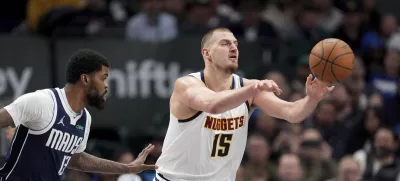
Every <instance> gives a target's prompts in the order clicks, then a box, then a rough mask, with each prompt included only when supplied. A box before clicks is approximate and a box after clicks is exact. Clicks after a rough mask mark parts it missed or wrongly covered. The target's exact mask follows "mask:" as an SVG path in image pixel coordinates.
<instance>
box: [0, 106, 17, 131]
mask: <svg viewBox="0 0 400 181" xmlns="http://www.w3.org/2000/svg"><path fill="white" fill-rule="evenodd" d="M8 126H14V121H13V119H12V117H11V115H10V114H9V113H8V112H7V111H6V109H4V108H1V109H0V129H2V128H5V127H8Z"/></svg>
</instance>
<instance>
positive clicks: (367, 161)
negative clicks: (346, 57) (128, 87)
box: [0, 0, 400, 181]
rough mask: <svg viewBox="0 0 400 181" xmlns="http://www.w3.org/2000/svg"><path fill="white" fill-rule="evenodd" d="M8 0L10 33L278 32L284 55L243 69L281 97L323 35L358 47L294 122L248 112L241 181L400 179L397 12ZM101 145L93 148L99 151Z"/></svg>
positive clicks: (263, 37) (4, 16)
mask: <svg viewBox="0 0 400 181" xmlns="http://www.w3.org/2000/svg"><path fill="white" fill-rule="evenodd" d="M8 3H10V4H11V5H12V6H13V8H7V7H4V6H2V7H1V8H3V9H2V10H1V11H0V24H1V26H0V31H2V32H5V33H9V34H16V35H19V34H24V35H39V36H45V37H49V38H53V37H69V36H78V37H93V36H117V37H123V38H125V39H127V40H137V41H144V42H164V41H169V40H173V39H174V38H177V37H181V36H202V35H203V34H204V33H205V32H206V31H208V30H210V29H212V28H215V27H227V28H229V29H230V30H232V31H233V32H234V34H235V36H237V37H238V38H241V39H243V40H244V41H249V42H255V41H268V38H273V39H278V40H279V42H280V43H282V44H284V45H285V47H286V49H287V51H286V52H287V53H286V55H285V56H284V58H283V62H281V63H280V64H281V65H279V66H278V65H274V64H273V63H271V64H269V66H268V68H266V69H262V70H258V69H257V71H259V72H256V73H254V72H250V73H249V74H252V75H255V78H259V79H263V78H266V79H271V80H274V81H276V82H277V84H278V85H279V86H280V87H281V89H282V90H283V91H284V92H283V94H282V95H280V98H282V99H284V100H287V101H295V100H297V99H300V98H302V97H303V96H305V92H304V90H305V89H304V83H305V80H306V77H307V76H308V74H309V73H310V71H309V67H308V55H309V51H310V50H311V49H312V47H313V46H314V45H315V44H316V43H317V42H318V41H320V40H322V39H324V38H328V37H333V38H339V39H341V40H343V41H345V42H346V43H348V44H349V45H350V47H351V48H352V49H353V51H354V53H355V54H356V59H355V70H354V71H353V74H352V75H351V77H349V78H348V80H346V81H345V82H343V83H341V84H338V85H336V88H335V90H334V91H333V92H332V94H330V96H329V97H327V98H326V99H325V100H323V101H322V102H321V103H320V104H319V106H318V107H317V108H316V110H315V112H314V113H313V114H312V115H310V117H309V118H307V119H306V120H304V121H303V122H302V123H300V124H290V123H288V122H286V121H284V120H278V119H275V118H273V117H271V116H268V115H266V114H264V113H263V112H261V111H258V110H256V111H255V112H254V113H253V115H252V117H251V120H250V122H249V137H248V143H247V145H246V146H247V149H246V153H245V155H244V159H243V162H242V165H241V166H240V169H239V170H238V172H237V181H361V180H364V181H400V149H399V146H400V145H399V143H400V142H399V136H400V33H399V27H398V26H399V23H398V19H397V18H396V17H395V16H394V15H392V14H387V13H385V12H379V11H378V10H377V8H376V6H375V3H376V2H375V0H263V1H261V0H260V1H257V0H243V1H240V0H229V1H225V0H137V1H134V0H57V1H54V0H25V1H24V0H15V1H12V2H8ZM8 7H10V6H8ZM17 7H18V8H17ZM21 7H26V9H23V8H21ZM17 9H18V10H17ZM3 10H4V11H3ZM11 11H12V12H11ZM239 49H240V48H239ZM241 61H245V60H241ZM282 67H284V68H285V70H286V71H283V69H280V68H282ZM166 121H167V120H166ZM10 129H11V128H10ZM11 135H12V134H11ZM163 136H164V135H162V136H159V135H157V136H154V137H152V138H150V139H149V140H150V142H152V143H153V144H155V145H156V148H157V149H155V150H154V151H153V152H152V154H151V155H150V158H149V160H148V162H149V163H154V162H155V161H156V159H157V157H158V156H159V155H160V153H161V147H162V142H163ZM89 146H90V145H89ZM104 149H107V148H104ZM104 149H103V150H104ZM89 150H90V148H89ZM92 150H96V149H92ZM101 150H102V149H97V150H96V151H97V152H98V155H101V156H103V157H104V153H102V151H101ZM112 150H113V151H112V154H109V155H108V156H107V157H108V158H110V159H113V160H115V161H118V162H122V163H129V162H130V161H132V160H133V159H134V158H135V153H134V152H132V151H131V150H129V149H127V148H125V147H124V146H121V145H118V144H117V146H115V147H114V146H113V149H112ZM96 151H94V152H96ZM104 152H105V151H104ZM153 177H154V172H151V171H148V172H143V173H141V174H138V175H135V174H132V175H122V176H119V175H98V174H94V175H87V174H84V173H79V172H74V171H72V170H68V171H67V172H66V174H65V178H64V180H74V181H80V180H82V181H90V180H92V181H95V180H96V181H152V179H153Z"/></svg>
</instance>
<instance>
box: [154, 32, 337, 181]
mask: <svg viewBox="0 0 400 181" xmlns="http://www.w3.org/2000/svg"><path fill="white" fill-rule="evenodd" d="M201 54H202V56H203V59H204V62H205V69H204V70H203V71H201V72H197V73H192V74H189V76H184V77H181V78H179V79H177V80H176V82H175V86H174V91H173V93H172V95H171V99H170V111H171V113H170V122H169V127H168V131H167V134H166V137H165V141H164V145H163V148H162V154H161V156H160V157H159V159H158V160H157V163H156V165H157V166H159V169H157V174H156V178H155V179H154V180H155V181H234V180H235V176H236V171H237V169H238V167H239V165H240V162H241V160H242V157H243V153H244V151H245V147H246V139H247V128H248V120H249V117H250V115H251V113H252V112H253V110H254V109H255V108H259V109H260V110H262V111H263V112H264V113H266V114H269V115H271V116H274V117H277V118H280V119H284V120H287V121H289V122H291V123H298V122H300V121H302V120H303V119H305V118H306V117H307V116H308V115H309V114H310V113H312V112H313V110H314V109H315V107H316V106H317V104H318V102H319V101H320V100H321V99H322V98H323V97H324V96H325V95H326V94H328V93H329V92H330V91H332V90H333V87H328V85H326V84H324V83H322V82H321V81H319V80H317V79H314V80H312V76H311V75H310V76H309V77H308V78H307V83H306V91H307V96H306V97H304V98H303V99H301V100H298V101H296V102H286V101H283V100H281V99H279V98H278V97H277V96H276V95H275V94H277V95H279V94H281V93H282V90H281V89H280V88H279V87H278V85H277V84H276V83H275V82H274V81H272V80H249V79H244V78H242V77H239V76H238V75H236V74H234V72H235V71H236V70H237V69H238V57H239V51H238V42H237V40H236V38H235V36H234V35H233V34H232V32H231V31H229V30H228V29H224V28H219V29H215V30H212V31H210V32H209V33H207V34H206V35H205V36H204V37H203V39H202V42H201Z"/></svg>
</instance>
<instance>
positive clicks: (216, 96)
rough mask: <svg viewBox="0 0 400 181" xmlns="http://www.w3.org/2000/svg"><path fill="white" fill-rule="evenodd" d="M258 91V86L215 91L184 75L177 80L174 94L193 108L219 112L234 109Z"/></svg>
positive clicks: (213, 112) (214, 112)
mask: <svg viewBox="0 0 400 181" xmlns="http://www.w3.org/2000/svg"><path fill="white" fill-rule="evenodd" d="M255 92H257V88H256V86H247V87H244V88H241V89H234V90H226V91H221V92H214V91H212V90H210V89H208V88H207V87H206V86H205V85H204V83H203V82H201V81H200V80H198V79H196V78H193V77H189V76H187V77H182V78H179V79H178V80H177V81H176V82H175V87H174V94H175V95H174V96H177V98H178V100H179V101H180V102H181V103H183V104H184V105H186V106H188V107H190V108H191V109H194V110H198V111H204V112H208V113H212V114H218V113H222V112H225V111H227V110H230V109H233V108H235V107H237V106H239V105H240V104H243V102H245V101H246V100H248V99H249V98H251V97H252V96H253V95H254V93H255Z"/></svg>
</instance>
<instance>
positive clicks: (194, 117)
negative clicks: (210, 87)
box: [178, 111, 203, 123]
mask: <svg viewBox="0 0 400 181" xmlns="http://www.w3.org/2000/svg"><path fill="white" fill-rule="evenodd" d="M201 113H203V111H199V112H197V113H196V114H194V115H193V116H191V117H189V118H186V119H178V122H179V123H187V122H190V121H192V120H194V119H196V118H197V117H198V116H199V115H200V114H201Z"/></svg>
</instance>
